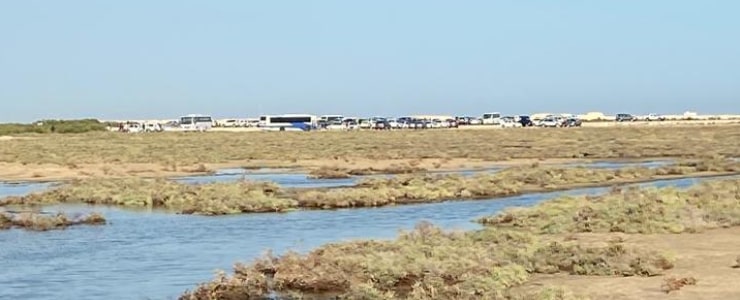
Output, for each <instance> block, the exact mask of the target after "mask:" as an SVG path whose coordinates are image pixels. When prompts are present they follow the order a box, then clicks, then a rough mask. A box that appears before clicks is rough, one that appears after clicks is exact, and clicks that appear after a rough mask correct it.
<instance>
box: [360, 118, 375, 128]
mask: <svg viewBox="0 0 740 300" xmlns="http://www.w3.org/2000/svg"><path fill="white" fill-rule="evenodd" d="M357 124H358V125H359V126H360V129H371V128H372V127H373V123H372V122H371V121H370V119H360V120H358V121H357Z"/></svg>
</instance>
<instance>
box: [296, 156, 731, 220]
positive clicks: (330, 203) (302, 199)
mask: <svg viewBox="0 0 740 300" xmlns="http://www.w3.org/2000/svg"><path fill="white" fill-rule="evenodd" d="M714 164H715V166H716V167H715V168H714V169H708V168H704V167H702V165H701V163H698V164H697V165H693V166H686V165H680V166H679V168H680V169H679V170H678V171H676V170H674V169H675V168H676V166H666V167H661V168H654V169H653V168H646V167H636V168H635V167H630V168H622V169H616V170H610V169H588V168H583V167H580V168H558V167H548V166H539V165H533V166H524V167H512V168H507V169H504V170H502V171H500V172H497V173H494V174H479V175H475V176H470V177H465V176H462V175H459V174H445V175H430V174H414V175H403V176H396V177H392V178H370V179H365V180H363V181H361V182H360V183H359V184H358V185H357V186H354V187H347V188H336V189H316V190H301V191H296V192H295V193H294V195H293V196H292V197H293V198H295V199H297V200H298V201H299V203H300V206H301V207H308V208H346V207H368V206H384V205H391V204H408V203H421V202H437V201H444V200H452V199H485V198H493V197H505V196H512V195H518V194H523V193H527V192H545V191H553V190H560V189H566V188H573V187H579V186H605V185H611V184H620V183H631V182H639V181H648V180H652V179H655V178H661V177H663V176H668V175H675V176H683V175H691V174H697V173H702V172H714V171H713V170H722V171H723V172H737V171H732V170H740V167H739V166H740V162H735V161H731V160H722V161H721V162H719V163H717V162H715V163H714ZM717 172H718V171H717Z"/></svg>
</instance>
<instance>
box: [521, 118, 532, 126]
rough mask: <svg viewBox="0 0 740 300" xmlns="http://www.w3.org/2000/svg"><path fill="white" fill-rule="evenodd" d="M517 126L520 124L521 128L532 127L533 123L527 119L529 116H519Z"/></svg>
mask: <svg viewBox="0 0 740 300" xmlns="http://www.w3.org/2000/svg"><path fill="white" fill-rule="evenodd" d="M519 124H522V127H531V126H534V122H532V119H531V118H529V116H519Z"/></svg>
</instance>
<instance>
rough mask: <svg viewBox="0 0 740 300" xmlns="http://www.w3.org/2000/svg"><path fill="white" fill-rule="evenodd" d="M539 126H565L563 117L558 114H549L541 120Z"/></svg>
mask: <svg viewBox="0 0 740 300" xmlns="http://www.w3.org/2000/svg"><path fill="white" fill-rule="evenodd" d="M538 126H540V127H561V126H563V119H562V118H560V117H557V116H547V117H545V118H544V119H542V120H540V122H539V124H538Z"/></svg>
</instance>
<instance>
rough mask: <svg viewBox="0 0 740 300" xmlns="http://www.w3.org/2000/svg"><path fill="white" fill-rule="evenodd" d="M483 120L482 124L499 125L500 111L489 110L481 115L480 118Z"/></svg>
mask: <svg viewBox="0 0 740 300" xmlns="http://www.w3.org/2000/svg"><path fill="white" fill-rule="evenodd" d="M481 120H483V125H500V124H501V113H499V112H490V113H485V114H483V117H482V118H481Z"/></svg>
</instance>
